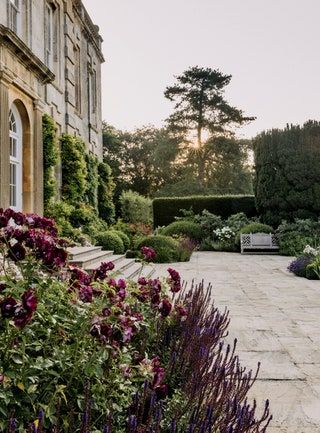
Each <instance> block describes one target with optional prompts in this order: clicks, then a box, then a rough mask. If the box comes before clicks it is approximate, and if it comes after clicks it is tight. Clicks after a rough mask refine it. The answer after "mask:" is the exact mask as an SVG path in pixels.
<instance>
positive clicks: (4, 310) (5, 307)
mask: <svg viewBox="0 0 320 433" xmlns="http://www.w3.org/2000/svg"><path fill="white" fill-rule="evenodd" d="M16 306H17V301H16V300H15V299H14V298H12V297H11V296H9V297H7V298H5V299H3V300H2V301H1V302H0V310H1V314H2V317H4V318H6V319H10V318H12V317H13V316H14V312H15V309H16Z"/></svg>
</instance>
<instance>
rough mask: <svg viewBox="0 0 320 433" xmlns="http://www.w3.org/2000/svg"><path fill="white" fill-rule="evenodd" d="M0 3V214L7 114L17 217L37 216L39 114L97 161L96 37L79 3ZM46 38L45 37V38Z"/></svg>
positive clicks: (5, 201) (5, 197) (4, 196)
mask: <svg viewBox="0 0 320 433" xmlns="http://www.w3.org/2000/svg"><path fill="white" fill-rule="evenodd" d="M14 3H15V2H14V0H1V1H0V107H1V110H0V146H1V148H0V150H1V151H0V206H2V207H7V206H8V205H9V190H8V184H9V177H8V176H9V173H8V166H9V162H8V161H9V153H8V152H9V150H8V148H9V133H8V113H9V110H10V107H11V105H12V104H15V106H16V108H17V109H18V110H19V113H20V116H21V119H22V122H23V210H25V211H30V212H31V211H36V212H39V213H41V212H42V206H43V204H42V202H43V196H42V195H43V192H42V176H43V173H42V164H43V161H42V131H41V117H42V114H43V113H44V112H46V113H48V114H50V115H51V116H52V117H53V118H54V119H55V121H56V123H57V126H58V130H59V132H60V133H63V132H66V133H69V134H72V135H73V134H75V135H77V136H80V137H82V139H83V140H84V141H85V143H86V145H87V147H88V151H91V152H93V153H95V154H96V155H97V156H98V157H99V158H102V132H101V130H102V118H101V63H102V62H103V61H104V59H103V56H102V52H101V43H102V39H101V37H100V35H99V29H98V28H97V27H96V26H95V25H94V24H93V23H92V21H91V19H90V17H89V15H88V13H87V11H86V10H85V8H84V7H83V5H82V2H81V0H18V3H19V4H18V6H19V9H18V10H17V19H16V20H12V11H13V9H12V7H13V4H14ZM50 35H51V37H50Z"/></svg>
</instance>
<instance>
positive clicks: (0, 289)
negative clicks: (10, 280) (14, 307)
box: [0, 281, 7, 293]
mask: <svg viewBox="0 0 320 433" xmlns="http://www.w3.org/2000/svg"><path fill="white" fill-rule="evenodd" d="M6 288H7V285H6V283H4V282H3V281H1V282H0V293H1V292H3V291H4V290H6Z"/></svg>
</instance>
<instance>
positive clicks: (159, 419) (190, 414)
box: [0, 210, 269, 433]
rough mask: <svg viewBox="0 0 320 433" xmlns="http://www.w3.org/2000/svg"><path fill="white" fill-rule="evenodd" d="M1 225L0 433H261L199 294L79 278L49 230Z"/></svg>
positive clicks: (33, 222)
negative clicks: (213, 412)
mask: <svg viewBox="0 0 320 433" xmlns="http://www.w3.org/2000/svg"><path fill="white" fill-rule="evenodd" d="M0 225H1V228H0V250H1V255H2V257H3V265H2V268H1V270H0V272H1V282H0V360H1V363H0V414H1V415H0V432H1V433H3V432H5V433H18V432H22V431H23V432H24V431H28V432H37V433H43V432H46V433H49V432H50V433H58V432H70V433H71V432H73V433H74V432H81V433H89V432H92V431H94V432H95V433H102V432H103V433H106V432H111V431H113V432H114V433H115V432H117V433H133V432H136V433H138V432H139V433H143V432H154V433H155V432H159V431H163V432H172V433H175V432H177V431H178V430H177V429H178V428H179V431H187V430H186V429H187V428H190V429H191V428H193V427H192V426H193V425H194V427H195V430H193V431H203V432H206V431H208V432H209V431H215V430H217V429H218V428H219V429H220V430H221V431H231V430H230V428H232V429H233V431H238V432H239V433H244V432H252V431H255V432H257V433H260V432H261V433H262V432H264V431H265V429H266V426H267V424H268V421H269V410H268V405H266V410H265V413H264V414H263V415H262V417H261V418H260V419H256V416H255V406H253V407H250V406H249V405H248V403H247V401H246V399H245V396H246V394H247V392H248V390H249V389H250V387H251V386H252V384H253V382H254V380H255V375H253V374H252V372H250V371H249V372H246V371H245V370H244V369H242V368H240V366H239V362H238V360H237V357H236V355H235V345H234V347H233V348H230V347H229V346H226V345H225V344H224V343H223V339H224V337H225V336H226V329H227V326H228V323H229V318H228V313H227V312H226V311H225V312H224V313H222V314H221V313H220V312H219V311H218V310H217V309H216V308H212V309H211V308H210V309H208V308H207V305H208V302H210V305H212V301H211V299H210V287H209V290H206V289H205V288H204V286H203V285H200V286H197V287H193V288H192V289H191V290H190V292H185V291H183V290H182V286H183V283H182V280H181V277H180V275H179V273H178V272H176V271H175V270H174V269H172V268H169V269H168V274H169V275H168V278H167V279H165V280H164V281H160V280H159V279H146V278H140V279H139V281H138V282H137V283H133V282H129V281H125V280H123V279H118V280H116V279H115V278H113V276H112V270H113V268H114V265H113V263H110V262H109V263H102V264H101V266H100V268H98V269H97V270H96V271H95V272H93V273H92V274H88V273H87V272H85V271H83V270H81V269H78V268H77V267H71V266H68V262H67V253H66V251H65V249H64V242H63V241H61V240H60V239H59V238H58V237H57V235H56V228H55V224H54V222H53V221H52V220H48V219H46V218H41V217H39V216H36V215H23V214H20V213H17V212H14V211H12V210H6V211H3V210H0ZM144 252H145V254H146V258H150V257H151V256H153V251H152V250H151V249H150V248H149V249H147V250H144ZM216 389H220V390H221V392H219V393H217V392H215V390H216ZM133 395H134V396H135V397H134V399H133V400H132V396H133ZM213 408H215V410H216V415H215V416H214V417H211V416H210V415H208V414H210V413H212V410H213ZM128 414H129V418H128ZM208 417H209V418H208ZM205 426H206V427H205ZM160 428H161V430H160ZM227 428H228V429H229V430H227ZM223 429H224V430H223ZM190 431H191V430H190Z"/></svg>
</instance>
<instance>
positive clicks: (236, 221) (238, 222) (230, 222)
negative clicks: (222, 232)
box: [226, 212, 250, 233]
mask: <svg viewBox="0 0 320 433" xmlns="http://www.w3.org/2000/svg"><path fill="white" fill-rule="evenodd" d="M248 224H250V220H249V218H248V217H247V215H246V214H245V213H243V212H239V213H236V214H234V215H231V216H230V217H229V218H228V219H227V221H226V225H227V226H228V227H230V228H231V230H233V231H234V232H235V233H238V232H239V231H240V230H241V229H242V228H243V227H245V226H246V225H248Z"/></svg>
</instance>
